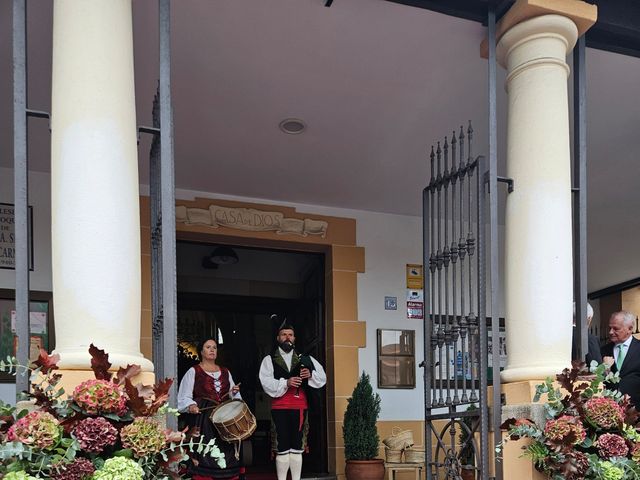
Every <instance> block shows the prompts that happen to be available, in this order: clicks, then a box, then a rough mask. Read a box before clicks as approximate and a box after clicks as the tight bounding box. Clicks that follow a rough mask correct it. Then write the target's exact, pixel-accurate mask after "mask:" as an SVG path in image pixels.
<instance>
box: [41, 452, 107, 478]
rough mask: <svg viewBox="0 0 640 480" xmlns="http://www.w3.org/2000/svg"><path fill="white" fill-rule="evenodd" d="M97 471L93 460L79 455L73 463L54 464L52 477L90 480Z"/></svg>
mask: <svg viewBox="0 0 640 480" xmlns="http://www.w3.org/2000/svg"><path fill="white" fill-rule="evenodd" d="M95 471H96V469H95V467H94V466H93V463H91V460H88V459H86V458H79V457H78V458H76V459H74V460H73V462H71V463H66V464H57V465H54V468H53V471H52V472H51V478H52V479H53V480H88V479H89V478H91V475H93V472H95Z"/></svg>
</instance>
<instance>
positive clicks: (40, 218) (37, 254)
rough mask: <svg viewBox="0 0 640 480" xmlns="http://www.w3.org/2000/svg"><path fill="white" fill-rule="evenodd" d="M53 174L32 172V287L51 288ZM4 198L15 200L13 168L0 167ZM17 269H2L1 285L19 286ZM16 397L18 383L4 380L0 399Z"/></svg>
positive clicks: (0, 190) (1, 199)
mask: <svg viewBox="0 0 640 480" xmlns="http://www.w3.org/2000/svg"><path fill="white" fill-rule="evenodd" d="M50 179H51V176H50V175H49V174H47V173H37V172H30V173H29V205H31V206H32V207H33V251H34V260H33V266H34V270H33V271H32V272H31V274H30V276H29V281H30V287H31V290H38V291H44V292H50V291H51V207H50V206H51V185H50V183H51V182H50ZM0 202H2V203H14V199H13V170H11V169H8V168H0ZM15 282H16V279H15V272H14V271H13V270H0V288H2V289H9V290H13V289H15V287H16V284H15ZM15 398H16V388H15V385H14V384H8V383H3V384H0V400H3V401H5V402H9V403H13V402H14V401H15Z"/></svg>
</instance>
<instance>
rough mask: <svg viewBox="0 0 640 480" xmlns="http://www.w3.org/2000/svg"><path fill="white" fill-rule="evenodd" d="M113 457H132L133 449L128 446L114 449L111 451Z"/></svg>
mask: <svg viewBox="0 0 640 480" xmlns="http://www.w3.org/2000/svg"><path fill="white" fill-rule="evenodd" d="M113 456H114V457H125V458H131V459H132V458H133V450H131V449H130V448H123V449H121V450H116V451H115V452H113Z"/></svg>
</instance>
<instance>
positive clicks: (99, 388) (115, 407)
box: [73, 380, 127, 415]
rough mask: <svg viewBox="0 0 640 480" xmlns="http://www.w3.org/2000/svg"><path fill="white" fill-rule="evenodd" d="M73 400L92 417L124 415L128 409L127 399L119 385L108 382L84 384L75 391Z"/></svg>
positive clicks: (87, 382)
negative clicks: (112, 414)
mask: <svg viewBox="0 0 640 480" xmlns="http://www.w3.org/2000/svg"><path fill="white" fill-rule="evenodd" d="M73 400H74V402H76V404H77V405H78V406H79V407H80V408H81V409H82V410H84V411H85V412H87V413H89V414H92V415H98V414H101V413H115V414H118V415H122V414H124V413H125V412H126V409H127V399H126V397H125V396H124V394H123V393H122V391H121V390H120V388H119V387H118V385H116V384H115V383H112V382H109V381H107V380H87V381H86V382H82V383H81V384H80V385H78V386H77V387H76V388H75V390H74V391H73Z"/></svg>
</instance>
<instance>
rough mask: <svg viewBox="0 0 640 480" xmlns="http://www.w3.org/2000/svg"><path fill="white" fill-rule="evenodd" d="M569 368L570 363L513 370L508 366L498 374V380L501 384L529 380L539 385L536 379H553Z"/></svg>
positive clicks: (515, 368)
mask: <svg viewBox="0 0 640 480" xmlns="http://www.w3.org/2000/svg"><path fill="white" fill-rule="evenodd" d="M569 366H570V362H568V363H566V364H565V363H558V364H557V365H538V366H536V365H533V366H526V367H514V368H509V366H507V368H505V369H504V370H503V371H502V372H500V379H501V380H502V382H503V383H511V382H523V381H529V380H532V381H535V382H537V383H541V381H540V380H536V379H538V378H547V377H551V378H553V379H555V378H556V375H557V374H558V373H560V372H562V370H564V369H565V368H568V367H569Z"/></svg>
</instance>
